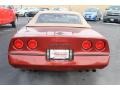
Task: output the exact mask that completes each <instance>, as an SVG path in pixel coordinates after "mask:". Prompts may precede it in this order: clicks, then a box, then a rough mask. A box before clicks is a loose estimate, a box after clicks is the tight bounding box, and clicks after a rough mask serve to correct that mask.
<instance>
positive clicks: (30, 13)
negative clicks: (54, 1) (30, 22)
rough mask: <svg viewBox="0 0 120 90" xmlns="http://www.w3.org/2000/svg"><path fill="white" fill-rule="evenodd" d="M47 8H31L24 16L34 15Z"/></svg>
mask: <svg viewBox="0 0 120 90" xmlns="http://www.w3.org/2000/svg"><path fill="white" fill-rule="evenodd" d="M47 10H49V8H39V9H37V10H33V11H30V12H28V13H27V15H26V16H28V17H34V16H35V15H36V14H37V13H38V12H39V11H47Z"/></svg>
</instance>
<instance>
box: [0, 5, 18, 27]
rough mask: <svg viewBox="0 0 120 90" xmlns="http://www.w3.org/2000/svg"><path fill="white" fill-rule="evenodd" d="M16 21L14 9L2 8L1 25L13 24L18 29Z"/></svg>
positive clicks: (0, 14)
mask: <svg viewBox="0 0 120 90" xmlns="http://www.w3.org/2000/svg"><path fill="white" fill-rule="evenodd" d="M15 21H16V15H15V13H14V11H13V10H12V9H9V8H5V7H0V25H5V24H11V25H12V27H16V24H15Z"/></svg>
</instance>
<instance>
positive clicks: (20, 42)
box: [14, 39, 24, 49]
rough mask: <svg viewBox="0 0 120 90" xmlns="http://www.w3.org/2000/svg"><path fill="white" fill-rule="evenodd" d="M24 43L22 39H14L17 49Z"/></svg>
mask: <svg viewBox="0 0 120 90" xmlns="http://www.w3.org/2000/svg"><path fill="white" fill-rule="evenodd" d="M23 45H24V43H23V41H22V40H21V39H16V40H15V41H14V46H15V48H16V49H21V48H23Z"/></svg>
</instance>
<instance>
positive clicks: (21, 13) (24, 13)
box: [17, 8, 39, 16]
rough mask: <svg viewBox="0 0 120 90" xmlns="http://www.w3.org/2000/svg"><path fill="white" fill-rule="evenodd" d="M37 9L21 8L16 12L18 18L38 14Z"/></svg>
mask: <svg viewBox="0 0 120 90" xmlns="http://www.w3.org/2000/svg"><path fill="white" fill-rule="evenodd" d="M38 11H39V9H38V8H22V9H20V10H18V11H17V14H18V16H27V15H28V13H29V12H38Z"/></svg>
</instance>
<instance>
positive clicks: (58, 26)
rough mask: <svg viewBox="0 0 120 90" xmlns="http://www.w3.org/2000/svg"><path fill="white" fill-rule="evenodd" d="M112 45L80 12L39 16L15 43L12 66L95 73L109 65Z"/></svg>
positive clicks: (12, 43)
mask: <svg viewBox="0 0 120 90" xmlns="http://www.w3.org/2000/svg"><path fill="white" fill-rule="evenodd" d="M109 54H110V51H109V45H108V41H107V40H106V39H105V37H103V36H102V35H101V34H99V33H97V32H96V31H94V30H93V29H92V28H91V27H90V25H89V24H88V23H87V22H86V21H85V20H84V18H83V17H82V16H81V15H80V14H79V13H76V12H68V11H67V12H63V11H45V12H39V13H38V14H37V15H36V16H35V17H34V18H33V19H32V20H31V21H30V22H29V23H28V24H27V25H26V26H25V27H23V28H22V29H21V30H19V31H18V32H17V33H16V35H15V36H14V37H13V38H12V39H11V41H10V45H9V51H8V59H9V63H10V64H11V65H12V66H13V67H15V68H22V69H30V70H52V71H65V70H83V69H84V70H88V69H89V70H95V69H102V68H104V67H106V66H107V65H108V63H109V57H110V56H109Z"/></svg>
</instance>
